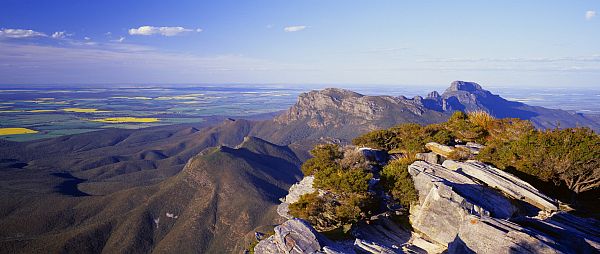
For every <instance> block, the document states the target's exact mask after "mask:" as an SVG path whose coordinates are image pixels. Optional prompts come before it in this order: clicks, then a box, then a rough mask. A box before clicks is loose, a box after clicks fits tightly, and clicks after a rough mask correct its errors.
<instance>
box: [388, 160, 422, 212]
mask: <svg viewBox="0 0 600 254" xmlns="http://www.w3.org/2000/svg"><path fill="white" fill-rule="evenodd" d="M414 161H415V160H414V159H411V158H400V159H397V160H394V161H391V162H390V163H388V164H387V165H386V166H384V167H383V170H382V171H381V183H382V185H383V187H384V189H385V190H387V191H388V192H389V193H390V194H391V195H392V197H393V198H395V199H396V200H398V202H400V204H401V205H402V206H404V207H409V206H410V204H411V203H412V202H414V201H417V197H418V195H417V191H416V190H415V186H414V183H413V180H412V178H411V177H410V174H409V173H408V166H409V165H410V164H411V163H413V162H414Z"/></svg>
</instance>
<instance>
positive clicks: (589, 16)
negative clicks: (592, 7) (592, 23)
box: [585, 11, 596, 20]
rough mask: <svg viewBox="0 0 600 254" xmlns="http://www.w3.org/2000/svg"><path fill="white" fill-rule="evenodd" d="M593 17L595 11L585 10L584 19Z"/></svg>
mask: <svg viewBox="0 0 600 254" xmlns="http://www.w3.org/2000/svg"><path fill="white" fill-rule="evenodd" d="M594 17H596V11H586V12H585V19H587V20H592V19H593V18H594Z"/></svg>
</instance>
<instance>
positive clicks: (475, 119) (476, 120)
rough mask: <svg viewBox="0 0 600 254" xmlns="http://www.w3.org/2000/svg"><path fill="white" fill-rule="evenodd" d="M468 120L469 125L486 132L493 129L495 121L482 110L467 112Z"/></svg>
mask: <svg viewBox="0 0 600 254" xmlns="http://www.w3.org/2000/svg"><path fill="white" fill-rule="evenodd" d="M468 119H469V121H470V122H471V123H473V124H475V125H477V126H479V127H482V128H484V129H486V130H489V129H491V128H492V127H493V125H494V120H495V118H494V117H493V116H492V115H490V113H488V112H485V111H483V110H477V111H473V112H469V114H468Z"/></svg>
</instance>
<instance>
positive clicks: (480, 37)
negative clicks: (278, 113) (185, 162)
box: [0, 0, 600, 87]
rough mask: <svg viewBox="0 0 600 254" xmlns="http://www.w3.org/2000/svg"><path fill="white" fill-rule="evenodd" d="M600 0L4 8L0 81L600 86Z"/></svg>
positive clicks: (10, 1) (8, 4)
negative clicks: (464, 82)
mask: <svg viewBox="0 0 600 254" xmlns="http://www.w3.org/2000/svg"><path fill="white" fill-rule="evenodd" d="M597 11H600V0H576V1H573V0H564V1H552V0H544V1H541V0H538V1H536V0H529V1H516V0H515V1H474V0H473V1H460V0H459V1H334V0H327V1H323V0H320V1H319V0H314V1H312V0H307V1H291V0H290V1H242V0H240V1H131V0H119V1H106V0H105V1H77V0H70V1H66V0H55V1H45V0H39V1H29V0H3V1H2V3H0V83H3V84H61V83H65V84H67V83H68V84H73V83H76V84H77V83H82V84H83V83H89V84H91V83H138V84H144V83H166V84H171V83H172V84H177V83H220V84H227V83H248V84H338V85H339V84H347V85H369V84H371V85H401V84H404V85H437V84H447V83H449V82H450V81H452V80H471V81H477V82H480V83H482V84H486V85H502V86H532V87H534V86H555V87H565V86H577V87H599V86H600V84H599V83H600V17H599V16H598V15H597V14H596V12H597Z"/></svg>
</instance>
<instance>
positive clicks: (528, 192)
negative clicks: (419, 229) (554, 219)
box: [442, 160, 558, 211]
mask: <svg viewBox="0 0 600 254" xmlns="http://www.w3.org/2000/svg"><path fill="white" fill-rule="evenodd" d="M442 165H443V166H444V167H446V168H449V169H453V170H460V171H461V172H462V173H464V174H467V175H468V176H470V177H473V178H476V179H477V180H479V181H482V182H483V183H485V184H486V185H488V186H490V187H492V188H498V189H499V190H501V191H502V192H504V193H506V194H508V195H509V196H511V197H512V198H515V199H518V200H523V201H526V202H528V203H530V204H532V205H534V206H536V207H538V208H540V209H543V210H546V211H557V210H558V204H557V201H556V200H554V199H552V198H550V197H548V196H546V195H544V194H543V193H542V192H540V191H539V190H537V189H536V188H535V187H533V186H531V184H529V183H527V182H525V181H523V180H521V179H519V178H517V177H516V176H514V175H512V174H509V173H507V172H504V171H502V170H500V169H497V168H495V167H492V166H490V165H487V164H485V163H482V162H479V161H473V160H470V161H467V162H456V161H452V160H446V161H444V163H443V164H442Z"/></svg>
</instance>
